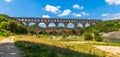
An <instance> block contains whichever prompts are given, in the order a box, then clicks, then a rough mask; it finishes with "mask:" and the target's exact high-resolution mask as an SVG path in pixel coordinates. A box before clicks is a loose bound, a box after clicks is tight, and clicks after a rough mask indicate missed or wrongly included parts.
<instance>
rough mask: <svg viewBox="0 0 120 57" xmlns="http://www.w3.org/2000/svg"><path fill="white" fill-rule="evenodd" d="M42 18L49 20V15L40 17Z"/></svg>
mask: <svg viewBox="0 0 120 57" xmlns="http://www.w3.org/2000/svg"><path fill="white" fill-rule="evenodd" d="M42 18H50V16H49V15H42Z"/></svg>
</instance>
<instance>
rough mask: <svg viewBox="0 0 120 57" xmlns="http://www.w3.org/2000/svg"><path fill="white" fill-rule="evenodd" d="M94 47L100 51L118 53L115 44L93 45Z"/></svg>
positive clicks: (119, 52) (119, 48)
mask: <svg viewBox="0 0 120 57" xmlns="http://www.w3.org/2000/svg"><path fill="white" fill-rule="evenodd" d="M95 47H96V48H98V49H100V50H102V51H106V52H110V53H113V54H117V55H120V47H115V46H95Z"/></svg>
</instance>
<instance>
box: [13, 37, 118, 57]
mask: <svg viewBox="0 0 120 57" xmlns="http://www.w3.org/2000/svg"><path fill="white" fill-rule="evenodd" d="M15 45H16V46H17V47H18V48H19V49H20V50H22V51H23V54H24V55H23V56H24V57H109V56H111V57H117V56H115V55H113V54H110V53H107V52H104V51H101V50H99V49H97V48H94V47H93V46H94V45H100V44H95V43H84V44H74V43H67V42H66V41H56V40H46V39H39V38H33V37H28V36H16V38H15Z"/></svg>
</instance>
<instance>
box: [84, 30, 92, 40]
mask: <svg viewBox="0 0 120 57" xmlns="http://www.w3.org/2000/svg"><path fill="white" fill-rule="evenodd" d="M83 36H84V38H85V40H92V39H93V37H92V35H91V34H90V33H87V32H85V33H84V34H83Z"/></svg>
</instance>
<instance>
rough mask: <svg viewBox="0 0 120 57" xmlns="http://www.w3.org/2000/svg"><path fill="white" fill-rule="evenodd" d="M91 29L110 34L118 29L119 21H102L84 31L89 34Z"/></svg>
mask: <svg viewBox="0 0 120 57" xmlns="http://www.w3.org/2000/svg"><path fill="white" fill-rule="evenodd" d="M92 29H95V30H98V31H99V32H112V31H118V30H119V29H120V19H118V20H109V21H103V22H100V23H98V24H95V25H93V26H92V27H88V28H86V29H85V31H87V32H91V31H92Z"/></svg>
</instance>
